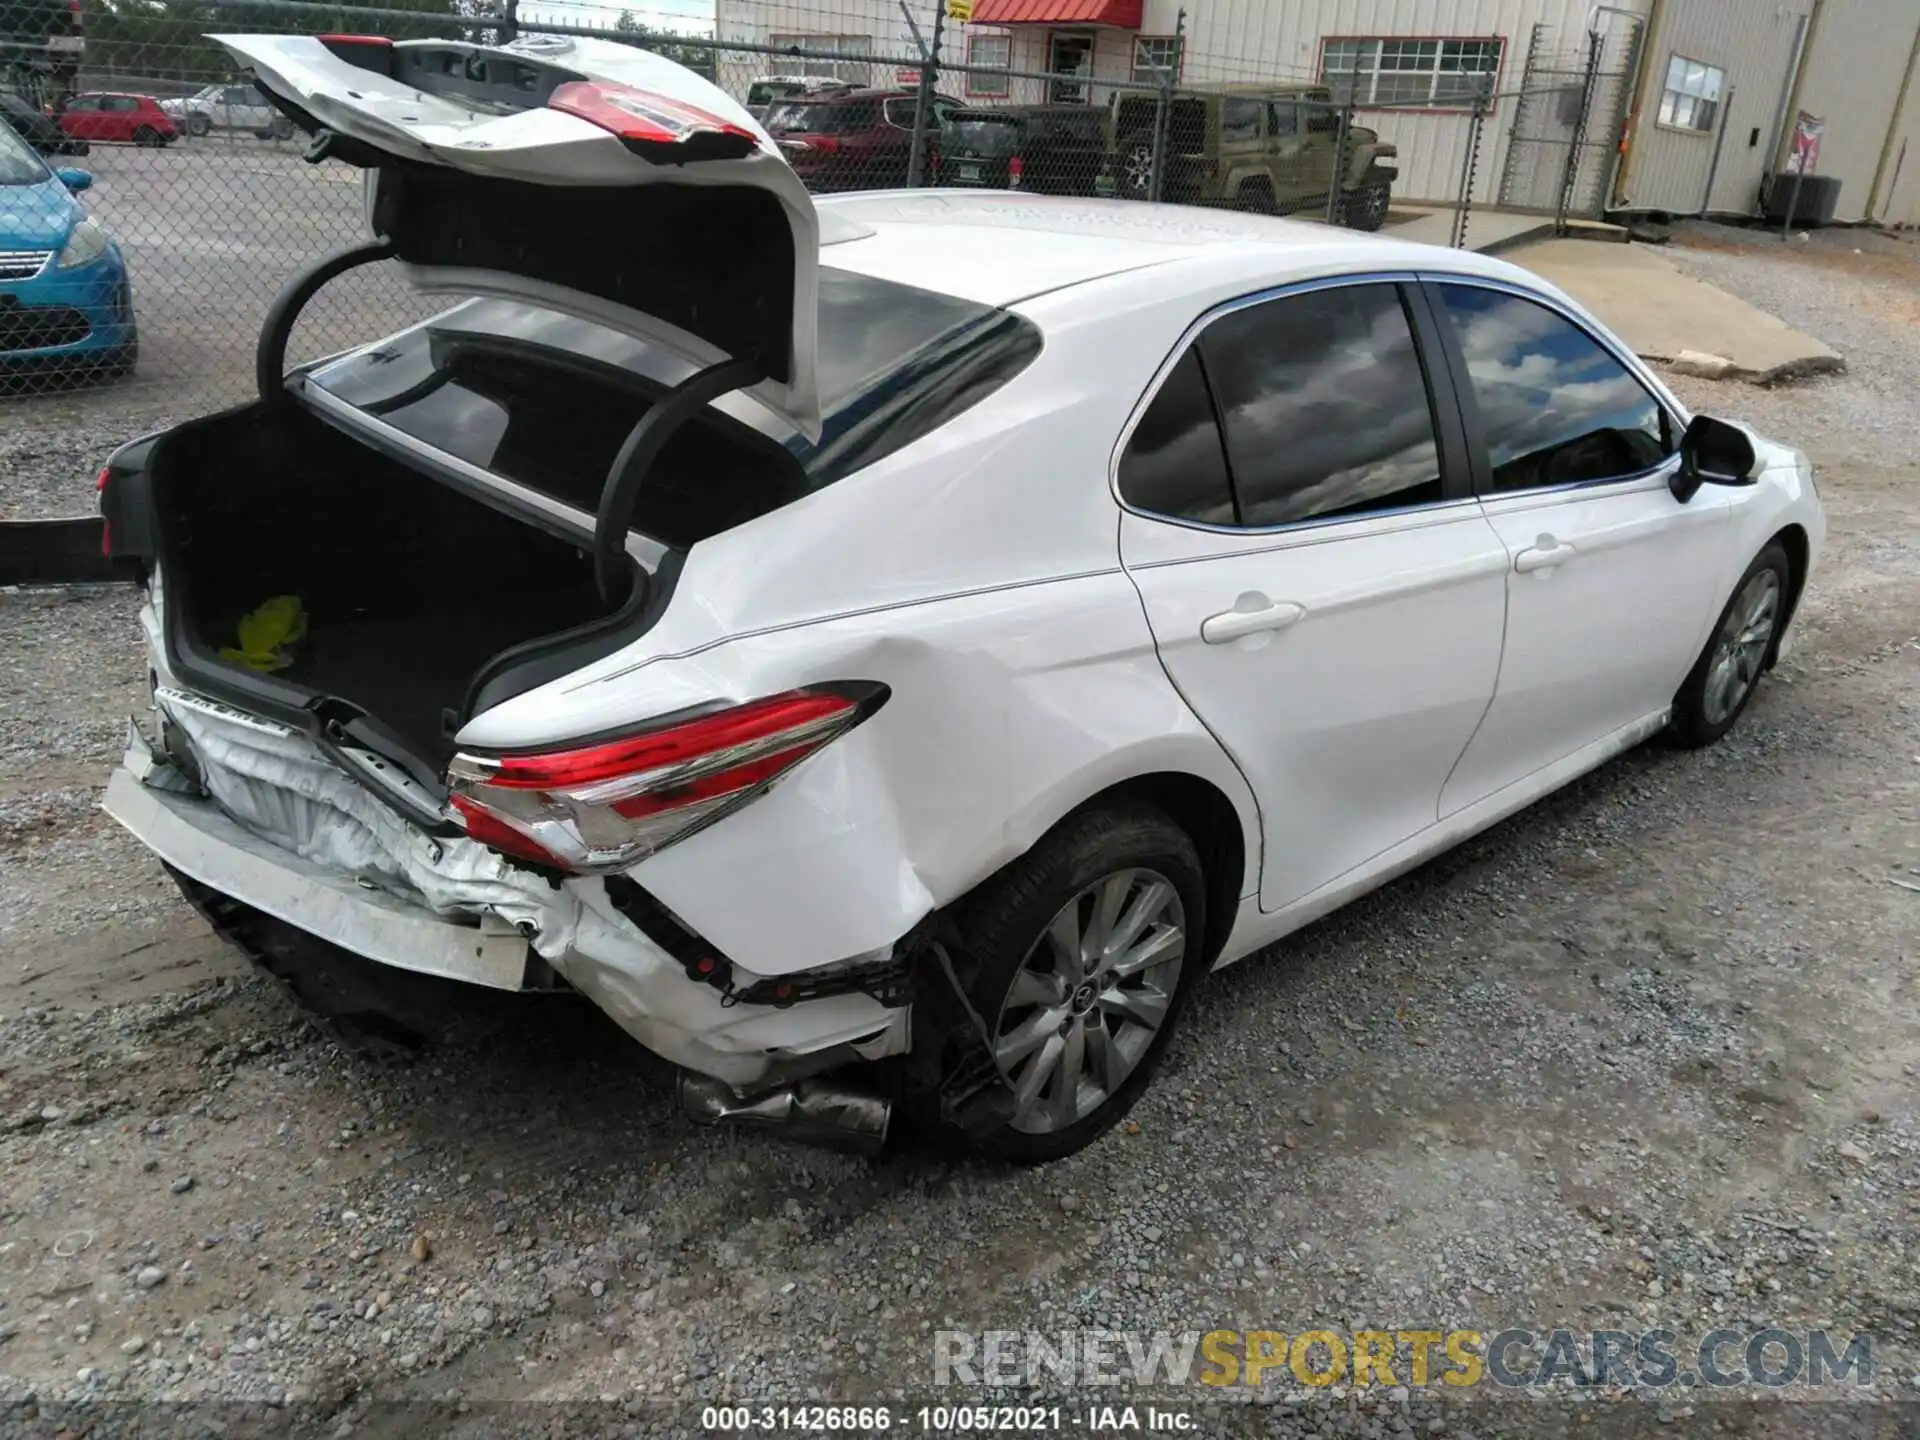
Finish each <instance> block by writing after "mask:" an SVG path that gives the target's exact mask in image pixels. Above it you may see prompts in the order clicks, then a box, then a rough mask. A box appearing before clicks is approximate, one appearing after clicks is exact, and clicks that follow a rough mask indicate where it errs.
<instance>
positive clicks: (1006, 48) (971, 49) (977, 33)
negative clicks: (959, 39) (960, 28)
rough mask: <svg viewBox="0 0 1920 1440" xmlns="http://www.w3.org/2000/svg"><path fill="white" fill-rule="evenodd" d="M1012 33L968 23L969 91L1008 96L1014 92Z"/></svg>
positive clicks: (994, 95)
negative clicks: (999, 31) (1011, 74)
mask: <svg viewBox="0 0 1920 1440" xmlns="http://www.w3.org/2000/svg"><path fill="white" fill-rule="evenodd" d="M1012 64H1013V36H1012V35H1010V34H1008V33H1006V32H1005V31H1002V32H1001V33H999V34H997V35H996V34H994V33H993V32H992V31H986V30H976V29H974V28H973V27H972V26H971V25H969V26H968V27H967V66H968V69H967V94H969V95H979V96H984V97H986V98H988V99H1005V98H1006V97H1007V96H1008V95H1011V94H1012V93H1013V77H1012V76H1010V75H1009V74H1007V71H1006V68H1005V67H1007V66H1011V65H1012Z"/></svg>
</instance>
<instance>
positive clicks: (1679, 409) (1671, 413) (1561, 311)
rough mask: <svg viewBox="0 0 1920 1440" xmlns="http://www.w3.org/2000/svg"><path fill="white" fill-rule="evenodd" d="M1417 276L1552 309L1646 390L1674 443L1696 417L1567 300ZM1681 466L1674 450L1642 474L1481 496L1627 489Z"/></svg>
mask: <svg viewBox="0 0 1920 1440" xmlns="http://www.w3.org/2000/svg"><path fill="white" fill-rule="evenodd" d="M1417 278H1418V279H1419V281H1420V283H1421V284H1423V285H1471V286H1473V287H1474V288H1475V289H1479V290H1496V291H1499V292H1500V293H1502V294H1505V295H1511V296H1513V297H1514V298H1515V299H1519V300H1527V301H1531V302H1532V303H1533V304H1535V305H1538V306H1540V307H1541V308H1542V309H1545V310H1550V311H1552V312H1553V313H1554V314H1555V315H1558V316H1559V317H1560V318H1561V319H1562V320H1565V321H1566V322H1567V323H1568V324H1569V325H1571V326H1573V328H1574V329H1576V330H1578V331H1579V332H1580V333H1581V334H1582V335H1584V336H1586V337H1587V339H1589V340H1591V341H1592V342H1593V343H1594V344H1595V345H1597V346H1599V347H1600V349H1601V350H1603V351H1605V352H1606V354H1608V355H1609V356H1611V357H1612V358H1613V359H1614V360H1615V361H1616V362H1618V363H1619V365H1620V366H1621V367H1622V368H1623V369H1625V370H1626V372H1627V373H1628V374H1629V375H1631V376H1632V377H1633V378H1634V379H1635V380H1636V381H1638V382H1639V384H1640V388H1641V389H1643V390H1645V391H1646V392H1647V394H1648V395H1649V396H1650V397H1651V398H1652V400H1653V403H1654V405H1655V406H1656V407H1658V408H1659V410H1660V411H1661V413H1662V414H1663V415H1664V416H1665V417H1666V421H1667V424H1668V425H1669V426H1671V427H1672V429H1673V434H1674V436H1675V438H1676V444H1677V440H1678V437H1679V436H1681V435H1683V434H1685V433H1686V429H1687V422H1688V421H1689V420H1691V419H1692V418H1693V417H1692V415H1691V414H1690V413H1689V412H1688V411H1687V409H1686V407H1685V406H1683V405H1681V404H1680V402H1679V399H1678V398H1677V397H1676V396H1675V395H1674V394H1673V392H1672V391H1670V390H1668V389H1667V387H1666V386H1665V385H1663V384H1661V383H1660V379H1659V377H1658V376H1656V375H1655V374H1654V373H1653V372H1652V371H1651V370H1650V369H1648V368H1647V365H1646V362H1645V361H1643V360H1641V358H1640V357H1639V356H1638V355H1635V354H1634V353H1633V352H1632V351H1630V350H1627V349H1625V348H1624V347H1622V346H1620V345H1618V344H1615V343H1614V341H1613V339H1612V337H1611V336H1603V335H1596V334H1594V333H1593V329H1592V326H1591V325H1590V324H1589V322H1588V319H1587V317H1585V316H1582V315H1580V314H1579V313H1577V312H1576V311H1574V310H1571V309H1569V308H1568V307H1567V306H1566V305H1565V304H1564V303H1563V302H1561V301H1559V300H1556V299H1555V298H1554V297H1553V296H1551V295H1542V294H1541V293H1540V292H1539V291H1538V290H1529V289H1528V288H1527V287H1526V286H1524V285H1516V284H1514V283H1513V282H1512V281H1510V280H1500V279H1496V278H1494V277H1492V276H1489V275H1461V274H1455V273H1450V272H1446V271H1422V272H1421V273H1420V274H1419V276H1418V277H1417ZM1439 308H1440V307H1438V306H1436V307H1435V309H1436V312H1437V311H1438V310H1439ZM1434 319H1435V320H1436V321H1438V322H1446V319H1447V317H1446V316H1444V315H1442V314H1439V313H1436V314H1435V316H1434ZM1465 378H1466V380H1467V383H1468V384H1472V383H1473V377H1472V376H1467V377H1465ZM1487 458H1488V461H1489V463H1491V461H1492V458H1493V457H1492V455H1491V453H1489V455H1488V457H1487ZM1679 463H1680V457H1679V453H1678V450H1677V449H1676V451H1675V453H1674V454H1672V455H1669V456H1667V457H1666V458H1665V459H1664V460H1662V461H1661V462H1660V463H1659V464H1658V465H1650V466H1648V467H1647V468H1646V469H1644V470H1635V471H1634V472H1632V473H1631V474H1628V475H1608V476H1606V477H1604V478H1602V479H1598V480H1567V481H1563V482H1561V483H1560V484H1557V485H1529V486H1527V487H1525V488H1524V489H1519V490H1488V491H1487V492H1485V493H1484V494H1482V495H1481V496H1480V499H1481V500H1483V501H1486V502H1489V503H1492V502H1495V501H1500V500H1506V499H1508V498H1510V497H1512V496H1515V495H1551V494H1558V493H1560V492H1563V491H1571V490H1591V489H1593V488H1594V487H1596V486H1600V485H1628V484H1631V483H1633V482H1634V481H1636V480H1645V479H1648V478H1649V477H1651V476H1655V475H1659V476H1662V477H1664V476H1666V475H1667V474H1669V473H1670V472H1671V471H1672V470H1673V469H1674V468H1675V467H1676V466H1678V465H1679Z"/></svg>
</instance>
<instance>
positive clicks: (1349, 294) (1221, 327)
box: [1200, 285, 1441, 525]
mask: <svg viewBox="0 0 1920 1440" xmlns="http://www.w3.org/2000/svg"><path fill="white" fill-rule="evenodd" d="M1200 348H1201V353H1202V356H1203V358H1204V359H1205V360H1206V366H1207V376H1208V378H1209V379H1211V380H1212V382H1213V391H1214V396H1215V398H1216V399H1217V400H1218V402H1219V405H1220V413H1221V417H1222V419H1223V420H1224V421H1225V424H1226V431H1227V458H1228V460H1229V462H1230V463H1231V465H1232V467H1233V480H1234V486H1235V490H1236V492H1237V494H1238V496H1239V501H1240V520H1241V523H1242V524H1244V525H1285V524H1289V523H1291V522H1293V521H1297V520H1309V519H1314V518H1318V517H1326V516H1334V515H1352V514H1357V513H1361V512H1364V511H1369V510H1384V509H1392V508H1395V507H1398V506H1403V505H1420V504H1425V503H1428V502H1430V501H1434V500H1438V499H1440V498H1441V488H1440V459H1439V451H1438V447H1437V445H1436V443H1435V439H1434V428H1433V412H1432V408H1431V406H1430V405H1429V403H1428V400H1427V382H1426V375H1425V373H1424V371H1423V370H1422V369H1421V365H1420V357H1419V355H1418V353H1417V352H1416V351H1415V349H1414V343H1413V331H1412V327H1411V326H1410V324H1409V322H1408V320H1407V312H1406V309H1405V307H1404V306H1403V305H1402V304H1401V302H1400V293H1399V291H1398V290H1397V289H1395V288H1394V287H1393V286H1391V285H1345V286H1339V287H1336V288H1333V289H1328V290H1313V291H1309V292H1308V293H1306V294H1304V295H1288V296H1283V297H1282V298H1280V299H1278V300H1269V301H1266V302H1264V303H1262V304H1259V305H1253V306H1249V307H1248V308H1246V309H1244V310H1235V311H1231V312H1229V313H1228V314H1226V315H1223V316H1221V317H1220V319H1218V320H1216V321H1214V323H1213V324H1211V325H1209V326H1208V327H1207V329H1206V331H1205V332H1204V333H1203V334H1202V336H1201V339H1200Z"/></svg>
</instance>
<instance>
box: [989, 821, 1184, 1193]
mask: <svg viewBox="0 0 1920 1440" xmlns="http://www.w3.org/2000/svg"><path fill="white" fill-rule="evenodd" d="M1129 870H1142V871H1151V872H1154V873H1155V874H1156V875H1157V876H1161V877H1164V878H1165V879H1166V880H1167V881H1168V882H1170V883H1171V885H1172V886H1173V888H1174V890H1175V892H1176V893H1177V895H1178V903H1179V906H1180V911H1181V918H1182V924H1183V928H1184V931H1185V935H1186V948H1185V952H1184V955H1183V957H1182V962H1181V966H1180V971H1179V978H1178V982H1177V985H1176V987H1175V989H1174V991H1173V993H1172V996H1171V1000H1170V1003H1169V1004H1168V1005H1167V1007H1166V1015H1165V1018H1164V1019H1163V1020H1162V1021H1161V1022H1160V1026H1159V1029H1158V1031H1157V1032H1156V1033H1154V1034H1153V1035H1152V1038H1151V1043H1150V1044H1149V1045H1147V1047H1146V1048H1145V1050H1144V1052H1143V1053H1142V1054H1141V1055H1140V1056H1139V1058H1138V1059H1137V1060H1136V1061H1135V1062H1134V1063H1133V1068H1132V1069H1131V1070H1130V1071H1128V1072H1127V1073H1126V1075H1125V1078H1124V1080H1123V1081H1122V1082H1121V1083H1120V1084H1119V1085H1118V1086H1117V1087H1115V1088H1114V1089H1113V1090H1112V1092H1111V1093H1110V1094H1109V1095H1108V1096H1107V1098H1106V1099H1105V1100H1104V1101H1103V1102H1102V1103H1100V1104H1099V1105H1098V1106H1097V1107H1096V1108H1095V1109H1093V1110H1092V1111H1090V1112H1089V1113H1088V1114H1086V1115H1085V1116H1083V1117H1081V1118H1080V1119H1079V1120H1078V1121H1077V1122H1075V1123H1072V1124H1070V1125H1065V1126H1063V1127H1062V1128H1059V1129H1055V1130H1051V1131H1046V1132H1042V1133H1031V1132H1029V1131H1027V1130H1023V1129H1020V1128H1017V1125H1016V1124H1015V1123H1012V1122H1010V1123H1009V1124H1007V1125H1005V1126H1003V1127H1002V1128H1000V1129H999V1130H996V1131H994V1132H992V1133H991V1134H989V1135H987V1136H986V1137H984V1138H983V1139H978V1140H976V1141H975V1142H974V1145H975V1148H976V1149H978V1150H979V1151H981V1152H982V1153H984V1154H988V1155H992V1156H994V1157H996V1158H999V1159H1003V1160H1009V1161H1013V1162H1015V1163H1018V1164H1028V1165H1031V1164H1039V1163H1042V1162H1045V1161H1048V1160H1057V1159H1060V1158H1061V1157H1063V1156H1066V1155H1071V1154H1073V1153H1074V1152H1075V1151H1077V1150H1081V1149H1084V1148H1085V1147H1086V1146H1088V1145H1090V1144H1091V1143H1092V1142H1093V1141H1095V1140H1096V1139H1098V1138H1099V1137H1100V1136H1101V1135H1102V1134H1104V1133H1105V1132H1106V1131H1107V1130H1108V1129H1110V1128H1111V1127H1112V1126H1113V1125H1115V1124H1116V1123H1118V1121H1119V1120H1120V1119H1121V1118H1122V1117H1123V1116H1124V1115H1125V1114H1126V1113H1127V1111H1128V1110H1130V1109H1131V1108H1132V1107H1133V1104H1134V1101H1135V1100H1137V1099H1138V1098H1139V1096H1140V1093H1141V1092H1142V1091H1143V1090H1145V1089H1146V1087H1147V1084H1148V1083H1149V1082H1150V1081H1151V1080H1152V1078H1153V1072H1154V1070H1155V1069H1156V1068H1157V1067H1158V1065H1159V1063H1160V1058H1161V1056H1162V1055H1163V1054H1164V1053H1165V1051H1166V1047H1167V1043H1168V1042H1169V1040H1171V1038H1172V1036H1173V1033H1174V1031H1175V1029H1176V1028H1177V1027H1178V1024H1179V1021H1180V1016H1181V1015H1182V1013H1184V1011H1185V1009H1186V1005H1187V1002H1188V1001H1189V1000H1190V999H1191V998H1192V996H1193V992H1194V990H1195V989H1196V988H1197V986H1198V985H1199V983H1200V978H1201V975H1202V974H1203V973H1204V971H1205V970H1206V968H1207V960H1208V958H1209V957H1207V956H1206V955H1205V953H1204V949H1205V941H1204V938H1203V937H1204V936H1205V934H1206V918H1207V917H1206V894H1207V892H1206V883H1205V879H1204V876H1203V874H1202V871H1201V866H1200V857H1199V854H1198V852H1197V851H1196V850H1195V848H1194V844H1193V840H1192V839H1191V837H1189V836H1188V834H1187V833H1186V831H1184V830H1182V829H1181V828H1180V827H1179V826H1178V825H1176V824H1174V823H1173V821H1172V820H1170V819H1168V818H1167V816H1166V815H1164V814H1163V813H1161V812H1160V811H1159V810H1156V809H1154V808H1152V807H1151V806H1148V805H1144V804H1138V803H1124V804H1116V805H1109V806H1098V807H1094V808H1090V809H1087V810H1084V811H1082V812H1080V813H1079V814H1077V815H1074V816H1072V817H1070V818H1069V819H1067V820H1066V821H1064V822H1062V823H1061V824H1060V825H1059V826H1058V827H1057V828H1056V829H1055V830H1053V831H1052V833H1050V834H1049V835H1047V837H1046V838H1045V839H1043V840H1042V841H1041V842H1040V843H1039V844H1038V845H1036V846H1035V847H1034V848H1033V850H1031V851H1030V852H1029V853H1028V854H1027V855H1025V856H1023V857H1022V858H1021V859H1020V860H1018V861H1016V862H1015V863H1014V864H1012V865H1010V866H1008V867H1007V868H1006V869H1004V870H1002V871H1001V872H1000V873H999V874H998V875H995V876H994V877H993V878H992V879H990V880H988V881H987V882H986V883H985V884H984V885H982V886H981V887H980V888H979V889H978V890H976V891H975V892H974V893H973V894H972V895H970V896H969V897H968V898H967V899H966V900H965V901H963V902H962V903H961V904H960V906H958V907H957V909H956V913H955V916H954V918H955V922H956V926H957V929H958V932H959V937H960V947H959V950H960V953H959V956H958V957H957V958H958V959H959V962H960V965H961V970H960V972H959V973H960V978H961V981H962V983H963V984H964V985H965V986H966V987H967V990H968V994H969V998H970V999H971V1000H972V1002H973V1005H974V1008H975V1009H976V1010H977V1011H978V1012H979V1013H980V1015H981V1017H982V1019H984V1020H985V1021H986V1023H987V1025H988V1026H989V1027H990V1028H994V1029H995V1030H996V1033H997V1032H998V1028H999V1025H1000V1024H1001V1023H1002V1012H1003V1009H1004V1008H1005V1007H1006V1005H1007V1003H1008V1000H1009V994H1010V991H1011V989H1012V986H1013V983H1014V980H1015V978H1016V977H1017V976H1018V975H1019V973H1020V971H1021V968H1022V966H1023V965H1024V964H1025V963H1026V962H1027V960H1028V957H1029V955H1030V954H1033V953H1034V952H1036V951H1037V950H1038V948H1039V947H1040V946H1042V945H1043V944H1044V943H1045V939H1046V935H1047V930H1048V926H1049V924H1050V923H1051V922H1052V921H1053V920H1054V918H1055V917H1056V916H1057V915H1058V914H1059V913H1060V912H1061V911H1062V909H1063V907H1065V906H1066V905H1067V904H1068V903H1069V902H1070V901H1072V900H1073V899H1074V898H1075V897H1076V896H1078V895H1080V894H1081V893H1082V892H1083V891H1085V890H1087V889H1088V887H1090V886H1093V885H1094V884H1096V883H1097V882H1099V881H1100V880H1102V879H1103V878H1105V877H1108V876H1113V875H1116V874H1118V873H1120V872H1124V871H1129ZM1106 1023H1107V1022H1106V1017H1105V1016H1104V1014H1102V1013H1100V1012H1099V1011H1096V1012H1095V1014H1094V1016H1093V1018H1092V1021H1091V1023H1090V1024H1089V1026H1088V1033H1089V1034H1091V1031H1092V1029H1093V1027H1094V1026H1095V1025H1098V1026H1104V1025H1105V1024H1106Z"/></svg>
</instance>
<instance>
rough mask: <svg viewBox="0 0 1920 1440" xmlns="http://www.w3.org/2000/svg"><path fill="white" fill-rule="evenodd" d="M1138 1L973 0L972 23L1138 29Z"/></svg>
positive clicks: (1139, 3) (1139, 2)
mask: <svg viewBox="0 0 1920 1440" xmlns="http://www.w3.org/2000/svg"><path fill="white" fill-rule="evenodd" d="M1140 6H1141V0H974V4H973V23H974V24H975V25H1112V26H1114V27H1115V28H1116V29H1120V30H1138V29H1139V28H1140Z"/></svg>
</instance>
